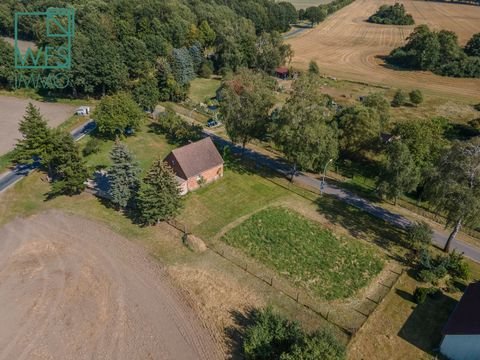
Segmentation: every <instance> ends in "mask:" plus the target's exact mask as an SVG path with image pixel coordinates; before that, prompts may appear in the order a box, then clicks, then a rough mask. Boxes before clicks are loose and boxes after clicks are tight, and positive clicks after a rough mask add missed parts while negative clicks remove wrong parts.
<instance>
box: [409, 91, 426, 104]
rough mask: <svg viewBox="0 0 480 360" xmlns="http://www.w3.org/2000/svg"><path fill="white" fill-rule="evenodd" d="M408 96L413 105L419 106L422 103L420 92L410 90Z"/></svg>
mask: <svg viewBox="0 0 480 360" xmlns="http://www.w3.org/2000/svg"><path fill="white" fill-rule="evenodd" d="M408 96H409V97H410V101H411V103H412V104H414V105H420V104H421V103H422V102H423V94H422V92H421V91H420V90H418V89H417V90H412V91H411V92H410V93H409V94H408Z"/></svg>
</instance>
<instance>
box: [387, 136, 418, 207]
mask: <svg viewBox="0 0 480 360" xmlns="http://www.w3.org/2000/svg"><path fill="white" fill-rule="evenodd" d="M419 181H420V170H419V169H418V167H417V166H416V164H415V160H414V158H413V156H412V154H411V153H410V150H409V149H408V146H407V145H406V144H404V143H403V142H402V141H399V140H396V141H393V142H391V143H390V144H389V145H388V147H387V154H386V160H385V161H384V164H383V170H382V173H381V174H380V178H379V182H378V190H379V192H380V193H381V194H382V195H385V196H386V197H387V198H388V199H394V202H395V205H396V204H397V198H398V197H399V196H400V195H402V194H404V193H406V192H409V191H413V190H415V188H416V187H417V185H418V182H419Z"/></svg>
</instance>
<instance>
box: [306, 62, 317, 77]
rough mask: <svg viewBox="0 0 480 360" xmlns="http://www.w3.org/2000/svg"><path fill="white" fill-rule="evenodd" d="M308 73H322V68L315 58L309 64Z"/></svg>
mask: <svg viewBox="0 0 480 360" xmlns="http://www.w3.org/2000/svg"><path fill="white" fill-rule="evenodd" d="M308 73H309V74H315V75H318V74H320V69H319V67H318V64H317V63H316V62H315V61H313V60H312V61H310V64H308Z"/></svg>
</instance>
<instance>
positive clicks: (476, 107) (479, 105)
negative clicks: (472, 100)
mask: <svg viewBox="0 0 480 360" xmlns="http://www.w3.org/2000/svg"><path fill="white" fill-rule="evenodd" d="M473 108H474V109H475V110H477V111H480V103H478V104H475V105H473Z"/></svg>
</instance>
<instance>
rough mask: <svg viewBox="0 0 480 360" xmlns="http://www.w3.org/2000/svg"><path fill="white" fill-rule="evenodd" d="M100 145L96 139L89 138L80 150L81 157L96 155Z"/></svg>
mask: <svg viewBox="0 0 480 360" xmlns="http://www.w3.org/2000/svg"><path fill="white" fill-rule="evenodd" d="M100 144H101V141H100V140H99V139H97V138H96V137H91V138H90V139H89V140H88V141H87V143H86V144H85V147H84V148H83V150H82V154H83V156H89V155H92V154H96V153H98V152H99V151H100Z"/></svg>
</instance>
